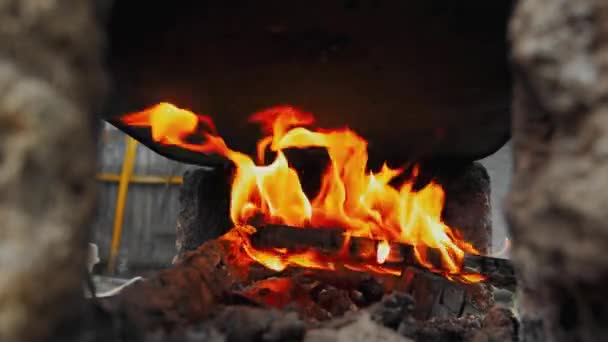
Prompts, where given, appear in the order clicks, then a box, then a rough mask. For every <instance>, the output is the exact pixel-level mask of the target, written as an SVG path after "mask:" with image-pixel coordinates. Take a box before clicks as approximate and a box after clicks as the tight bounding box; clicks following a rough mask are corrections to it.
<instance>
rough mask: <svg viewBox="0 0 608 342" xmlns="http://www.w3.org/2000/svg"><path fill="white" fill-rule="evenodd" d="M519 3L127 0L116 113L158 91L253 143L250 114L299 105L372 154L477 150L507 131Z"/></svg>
mask: <svg viewBox="0 0 608 342" xmlns="http://www.w3.org/2000/svg"><path fill="white" fill-rule="evenodd" d="M511 5H512V4H511V1H506V0H497V1H483V0H471V1H441V0H431V1H429V0H414V1H399V0H368V1H365V0H359V1H357V0H307V1H290V2H285V1H276V0H269V1H263V2H261V1H242V0H230V1H228V0H224V1H220V0H198V1H185V0H182V1H172V2H147V3H146V6H145V8H142V4H141V3H140V2H137V1H126V0H122V1H121V0H117V1H116V3H115V5H114V7H113V10H112V12H111V16H110V20H109V32H110V52H109V55H108V63H109V65H110V67H111V70H112V73H113V81H114V86H113V89H114V92H115V93H114V96H113V101H112V104H111V108H110V109H109V111H107V114H106V115H107V118H108V120H109V121H110V122H112V123H114V124H115V125H117V126H119V128H121V129H123V130H126V131H128V132H129V133H131V134H132V135H134V136H136V137H137V138H138V140H140V141H141V142H143V143H144V144H146V145H148V146H149V147H152V148H153V149H155V150H156V151H157V152H160V153H161V154H164V155H166V156H169V157H172V158H174V159H178V160H181V161H185V162H191V163H196V164H202V165H204V164H215V163H217V162H218V161H220V160H219V159H217V158H213V157H211V158H209V157H207V156H201V155H195V154H193V153H189V152H187V151H181V150H179V149H176V148H171V147H168V148H167V147H163V146H157V145H155V144H154V143H153V142H151V141H150V137H149V136H148V133H147V131H146V130H141V131H140V130H134V129H132V128H125V127H121V125H120V124H119V123H118V122H117V121H116V117H117V116H118V115H120V114H123V113H125V112H131V111H137V110H141V109H143V108H146V107H148V106H150V105H152V104H155V103H157V102H160V101H169V102H173V103H174V104H176V105H177V106H180V107H184V108H189V109H191V110H193V111H195V112H199V113H203V114H207V115H210V116H211V117H212V118H213V119H214V121H215V122H216V124H217V127H218V130H219V133H220V134H221V135H222V136H223V137H224V138H225V139H226V141H227V142H228V144H229V145H230V146H231V147H233V148H235V149H239V150H242V151H246V152H253V151H254V147H255V141H256V140H257V139H258V138H259V136H260V133H259V130H258V127H256V126H255V125H253V124H250V123H248V121H247V118H248V117H249V115H251V114H252V113H253V112H256V111H258V110H261V109H265V108H268V107H270V106H274V105H279V104H291V105H294V106H296V107H299V108H301V109H303V110H306V111H310V112H312V113H314V114H315V116H316V117H317V119H318V126H319V127H324V128H332V127H342V126H349V127H351V128H353V129H355V130H356V131H357V132H359V133H360V134H361V135H362V136H363V137H366V138H367V139H368V140H369V142H370V159H371V162H372V165H377V164H379V163H380V162H381V161H383V160H389V162H391V163H392V164H398V163H403V162H404V161H406V160H412V159H429V158H430V159H436V158H440V159H443V160H445V159H466V160H472V159H479V158H482V157H484V156H486V155H489V154H491V153H493V152H494V151H496V150H497V149H498V148H500V146H502V145H503V144H504V143H505V142H506V141H507V140H508V138H509V134H510V133H509V131H510V127H509V122H510V115H509V107H510V88H511V85H510V74H509V68H508V62H507V57H506V56H507V55H508V53H507V49H508V46H507V38H506V23H507V18H508V15H509V12H510V8H511Z"/></svg>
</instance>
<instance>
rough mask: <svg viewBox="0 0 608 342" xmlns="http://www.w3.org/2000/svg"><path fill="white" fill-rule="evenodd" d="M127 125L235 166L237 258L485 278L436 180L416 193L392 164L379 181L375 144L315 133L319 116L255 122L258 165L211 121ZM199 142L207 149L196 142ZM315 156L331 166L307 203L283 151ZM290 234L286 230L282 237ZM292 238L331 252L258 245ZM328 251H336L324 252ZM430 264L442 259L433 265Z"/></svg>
mask: <svg viewBox="0 0 608 342" xmlns="http://www.w3.org/2000/svg"><path fill="white" fill-rule="evenodd" d="M122 121H123V122H124V123H125V124H127V125H132V126H140V127H149V129H150V130H151V135H152V137H153V139H154V140H155V141H157V142H159V143H162V144H168V145H176V146H179V147H181V148H185V149H188V150H191V151H195V152H201V153H216V154H219V155H221V156H224V157H226V158H228V159H229V160H231V161H232V162H233V163H234V164H235V166H236V172H235V175H234V179H233V182H232V189H231V205H230V217H231V219H232V222H233V224H234V228H233V230H232V231H231V232H229V233H228V234H226V235H225V236H224V237H223V238H222V239H225V240H229V241H231V242H232V243H233V244H234V248H235V251H234V252H235V253H241V252H244V254H246V256H247V258H248V259H249V260H251V261H253V262H257V263H260V264H261V265H264V266H265V267H267V268H269V269H272V270H274V271H282V270H284V269H285V268H287V267H289V266H298V267H302V268H314V269H322V270H335V269H336V268H337V267H345V268H347V269H351V270H359V271H368V272H374V273H387V274H393V275H400V274H401V270H400V269H399V267H395V264H399V263H402V262H403V261H404V260H406V259H407V260H411V261H413V262H415V263H416V264H418V265H421V266H423V267H426V268H428V269H429V270H432V271H433V272H436V273H440V274H442V275H444V276H445V277H447V278H449V279H458V280H461V281H465V282H478V281H481V280H483V279H484V277H483V276H482V275H479V274H475V273H468V272H465V271H463V269H462V265H463V260H464V256H465V253H470V254H473V255H476V254H479V253H478V252H477V250H476V249H475V248H474V247H473V246H472V245H471V244H470V243H468V242H466V241H464V240H463V238H462V236H461V234H460V233H459V232H458V230H457V229H456V228H454V227H449V226H447V225H446V224H445V223H444V222H443V221H442V219H441V212H442V209H443V205H444V191H443V189H442V188H441V186H440V185H438V184H436V183H435V182H433V181H431V182H430V183H429V184H427V185H425V186H424V187H423V188H422V189H419V190H414V188H413V185H414V180H415V177H416V175H417V172H416V168H415V167H414V169H413V173H412V175H411V176H409V177H405V179H403V180H399V178H403V175H404V169H393V168H390V167H389V166H387V165H386V164H384V165H383V167H382V169H381V170H379V171H377V172H373V171H367V160H368V156H367V145H368V143H367V141H366V140H365V139H364V138H362V137H360V136H359V135H357V133H356V132H353V131H352V130H350V129H348V128H343V129H336V130H324V129H317V130H311V129H308V128H306V127H307V126H310V125H312V124H313V123H314V121H315V119H314V117H313V115H312V114H310V113H306V112H303V111H300V110H298V109H296V108H292V107H289V106H279V107H274V108H270V109H268V110H264V111H261V112H258V113H255V114H254V115H252V116H251V118H250V121H251V122H253V123H258V124H260V125H261V127H262V131H263V132H264V133H265V134H266V136H265V137H264V138H262V139H261V140H260V141H259V142H258V144H257V161H254V160H253V159H252V158H251V157H249V156H247V155H245V154H243V153H240V152H238V151H234V150H232V149H230V148H229V147H228V144H227V143H226V142H225V141H224V140H223V139H222V138H221V137H220V136H219V135H218V134H217V132H215V128H214V124H213V121H212V119H211V118H210V117H208V116H204V115H198V114H195V113H192V112H191V111H188V110H185V109H181V108H178V107H176V106H174V105H172V104H169V103H161V104H158V105H156V106H154V107H152V108H149V109H147V110H144V111H142V112H138V113H133V114H129V115H125V116H124V117H123V118H122ZM196 138H198V140H201V139H202V142H200V143H194V142H192V141H193V140H195V139H196ZM313 147H316V148H324V149H326V151H327V154H328V156H329V165H328V166H327V169H326V171H325V173H324V174H323V175H322V180H321V189H320V190H319V191H318V193H317V194H316V196H314V198H312V199H309V198H308V196H307V195H306V194H305V193H304V190H303V188H302V185H301V181H300V178H299V175H298V173H297V172H296V170H294V169H293V168H291V167H290V166H289V161H288V159H287V157H286V155H285V150H288V149H294V148H295V149H304V148H313ZM268 152H273V153H274V157H273V161H272V162H271V163H269V164H265V161H266V160H267V159H268V158H267V157H268V156H267V153H268ZM269 224H270V225H272V226H271V227H272V228H274V229H272V230H271V231H272V233H268V231H269V227H265V226H266V225H269ZM283 225H284V226H285V227H284V229H285V231H283V229H280V228H279V227H281V226H283ZM288 227H293V229H292V228H288ZM277 228H278V229H277ZM310 228H314V230H310ZM201 229H204V227H201ZM298 229H303V230H305V231H304V232H299V231H298ZM306 232H310V233H311V234H306ZM303 233H304V234H303ZM290 234H292V235H293V236H294V237H298V236H301V237H303V238H304V239H305V240H310V239H307V238H308V237H310V236H311V235H313V234H316V235H318V238H316V239H314V238H313V239H312V240H317V241H318V240H319V239H321V240H326V241H327V242H331V243H321V245H322V246H316V245H315V244H314V243H312V244H310V245H307V244H306V243H305V242H304V243H302V241H300V243H297V244H296V243H293V242H297V240H299V239H297V238H295V239H291V240H295V241H291V242H290V241H289V240H290V239H288V238H286V239H280V238H278V239H277V238H275V239H273V240H274V242H275V244H272V243H268V240H269V239H268V238H265V237H263V236H262V237H260V235H265V236H271V237H272V236H274V237H277V236H284V237H285V236H289V235H290ZM255 241H263V242H265V243H263V245H262V244H260V243H258V244H256V243H254V242H255ZM324 242H325V241H324ZM327 245H333V246H331V248H324V249H325V250H322V249H323V248H320V247H327ZM404 254H405V255H404ZM410 254H411V255H410ZM432 255H435V256H436V257H438V259H439V260H437V258H435V260H433V257H432Z"/></svg>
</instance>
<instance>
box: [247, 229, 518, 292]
mask: <svg viewBox="0 0 608 342" xmlns="http://www.w3.org/2000/svg"><path fill="white" fill-rule="evenodd" d="M344 233H345V231H344V230H343V229H340V228H294V227H290V226H285V225H264V226H261V227H259V228H258V229H257V231H256V232H255V233H254V234H253V235H252V236H251V243H252V244H253V246H254V247H256V248H262V249H263V248H287V249H289V250H291V251H303V250H307V249H310V248H315V249H317V250H318V251H320V252H322V253H329V254H334V255H337V253H339V252H340V251H342V248H343V246H344V243H345V241H346V238H345V235H344ZM379 242H380V241H376V240H373V239H369V238H364V237H351V238H350V242H349V243H350V245H349V248H348V249H347V250H346V251H347V253H348V257H349V259H348V260H346V261H349V260H352V261H364V262H368V263H372V264H373V263H375V262H376V259H375V258H376V250H377V244H378V243H379ZM390 248H391V252H390V253H391V256H390V257H389V259H388V260H387V262H386V263H384V264H383V265H385V266H398V267H399V268H402V267H404V266H422V265H420V263H419V262H418V259H417V258H416V256H415V252H414V247H413V246H411V245H407V244H403V243H396V242H391V243H390ZM440 255H441V254H440V252H439V251H438V250H435V249H432V248H427V256H429V260H430V261H431V262H432V264H433V266H434V267H436V268H438V269H440V268H441V260H440ZM463 270H464V271H468V272H471V273H479V274H481V275H483V276H486V277H487V280H486V281H487V282H488V283H490V284H492V285H495V286H497V287H506V288H513V287H514V286H515V284H516V279H515V276H514V270H513V266H512V264H511V262H510V261H509V260H507V259H499V258H493V257H488V256H482V255H473V254H468V253H465V257H464V260H463Z"/></svg>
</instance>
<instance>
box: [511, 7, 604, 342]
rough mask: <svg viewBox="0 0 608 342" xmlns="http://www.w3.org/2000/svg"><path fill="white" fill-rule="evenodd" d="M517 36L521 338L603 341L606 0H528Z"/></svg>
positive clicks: (515, 233)
mask: <svg viewBox="0 0 608 342" xmlns="http://www.w3.org/2000/svg"><path fill="white" fill-rule="evenodd" d="M510 39H511V41H512V60H513V68H514V72H515V83H516V84H515V99H514V113H513V147H514V153H515V164H516V165H515V175H514V179H513V186H512V190H511V193H510V195H509V202H508V210H507V212H508V220H509V224H510V228H511V234H512V238H513V250H512V257H513V259H514V261H515V262H516V263H517V265H518V266H519V271H520V277H521V279H520V285H522V290H521V293H520V294H519V306H520V312H521V315H522V319H523V322H522V323H523V324H522V331H523V339H524V340H526V341H544V340H546V341H601V340H605V339H606V338H607V337H608V326H607V325H606V324H605V322H606V320H607V319H608V309H607V308H608V299H607V298H608V297H606V295H605V284H606V281H607V280H608V258H607V257H606V256H605V253H606V251H607V250H608V210H606V209H607V205H608V177H607V176H606V175H607V174H608V103H607V101H606V99H607V98H608V97H607V96H608V2H606V1H603V0H521V1H519V3H518V5H517V8H516V10H515V13H514V16H513V18H512V21H511V23H510Z"/></svg>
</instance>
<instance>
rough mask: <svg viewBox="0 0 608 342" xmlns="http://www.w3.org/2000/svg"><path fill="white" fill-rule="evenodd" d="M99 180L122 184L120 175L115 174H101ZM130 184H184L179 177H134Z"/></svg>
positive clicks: (98, 176)
mask: <svg viewBox="0 0 608 342" xmlns="http://www.w3.org/2000/svg"><path fill="white" fill-rule="evenodd" d="M97 180H99V181H102V182H120V175H117V174H113V173H100V174H98V175H97ZM129 182H130V183H137V184H182V183H183V182H184V179H183V177H179V176H170V177H169V176H152V175H132V176H131V179H130V181H129Z"/></svg>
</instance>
